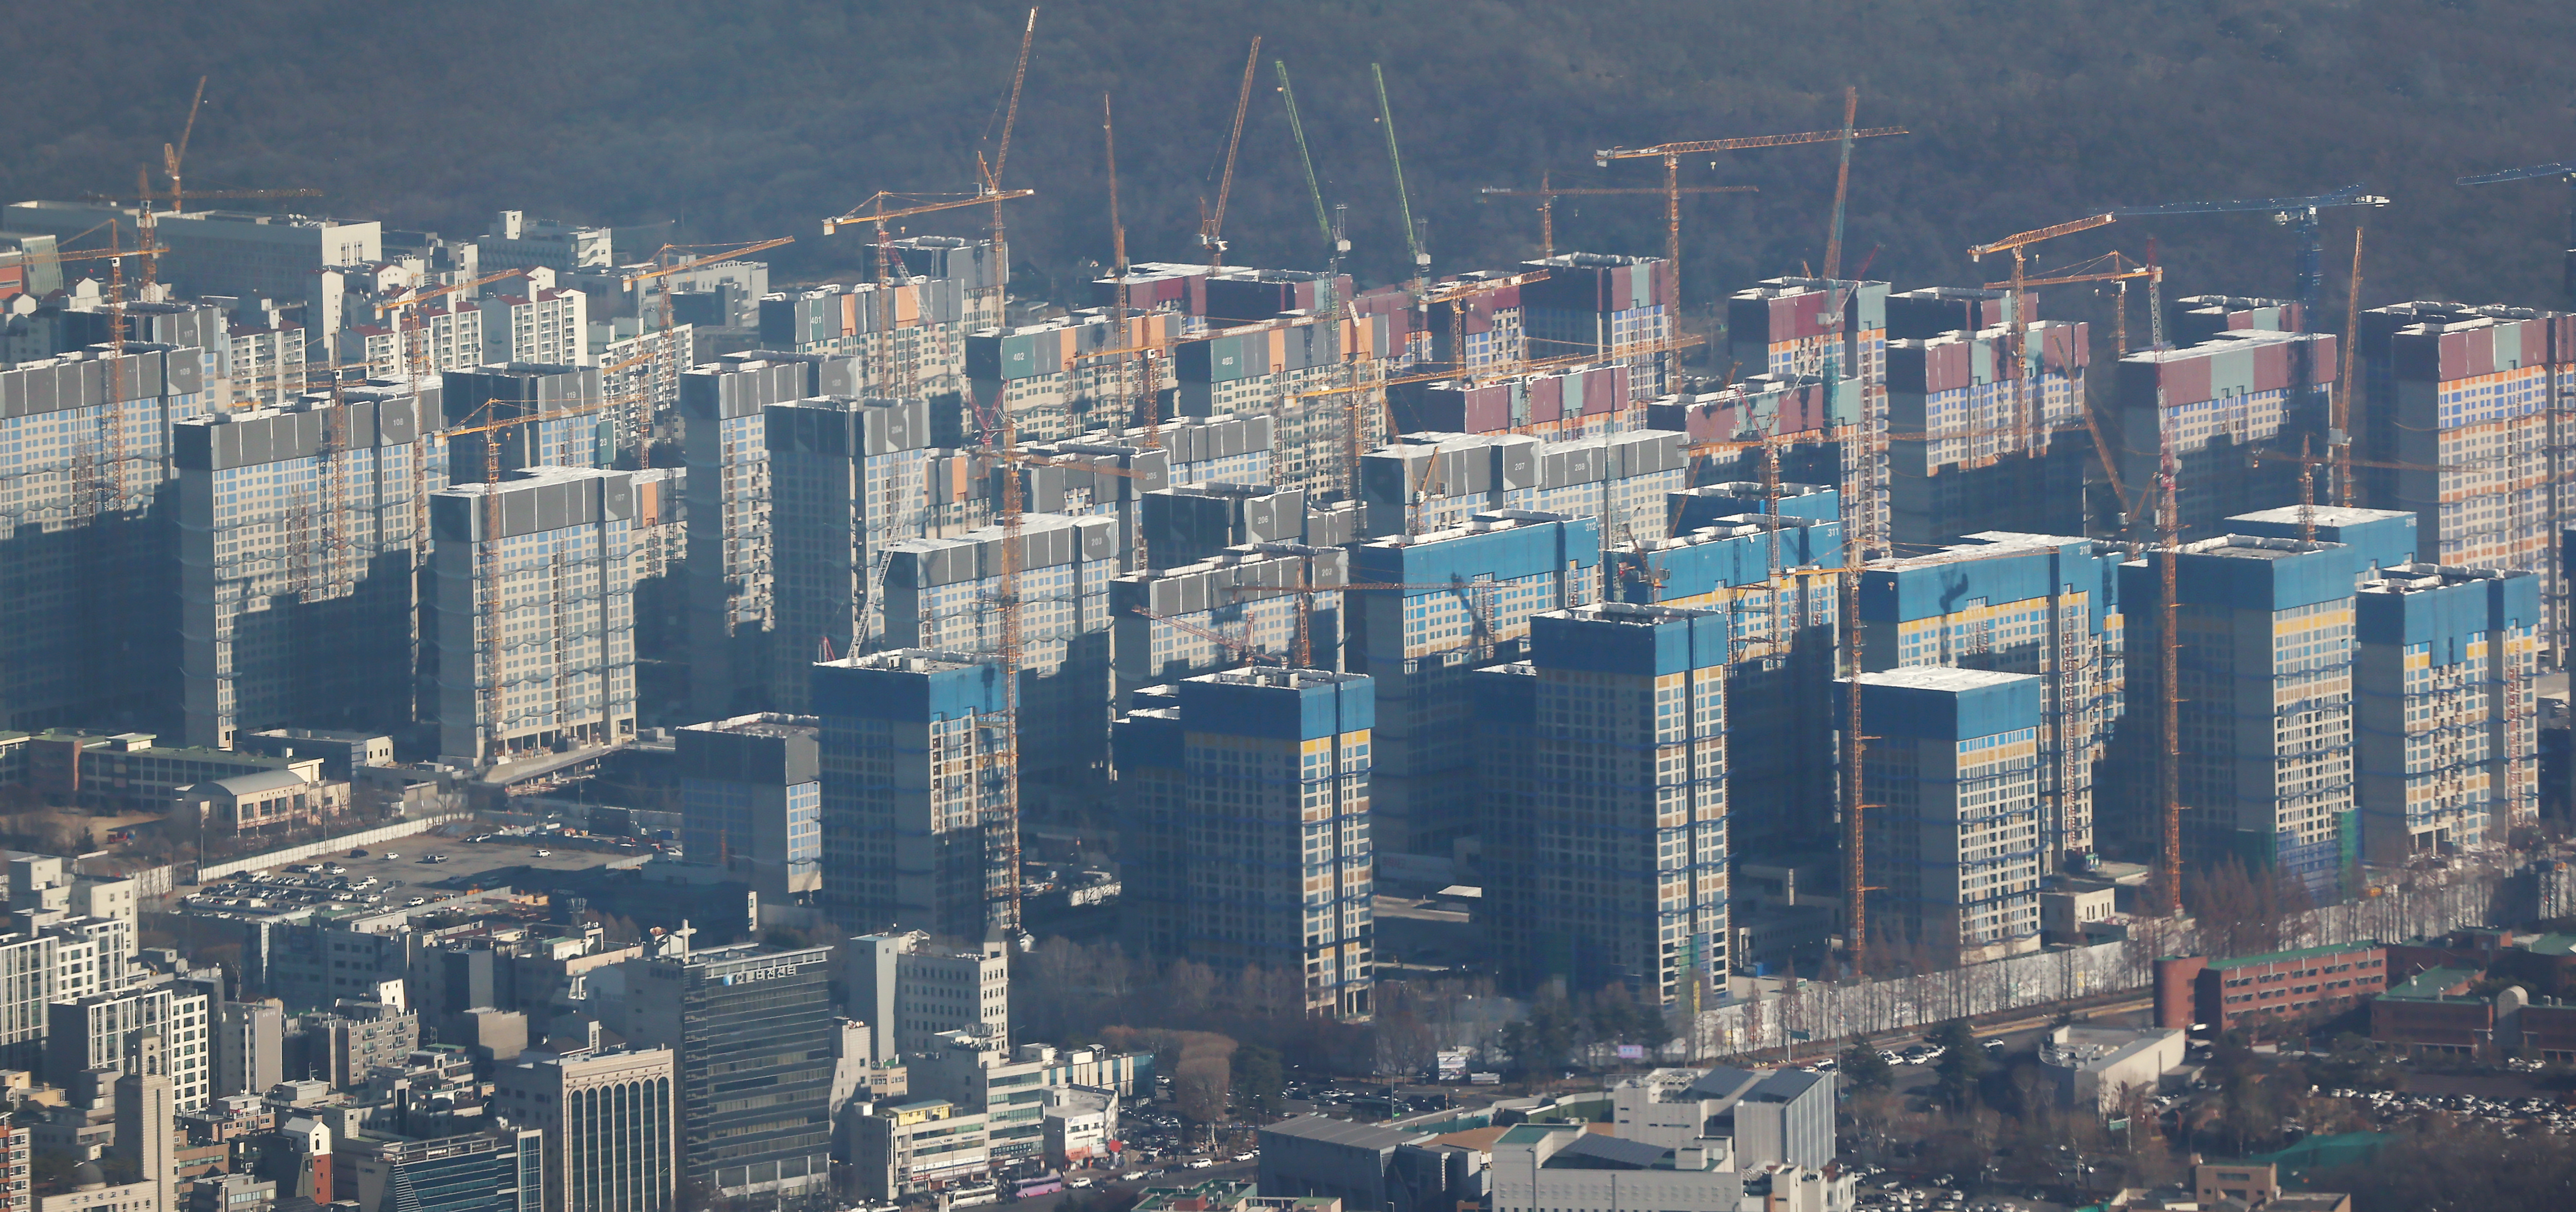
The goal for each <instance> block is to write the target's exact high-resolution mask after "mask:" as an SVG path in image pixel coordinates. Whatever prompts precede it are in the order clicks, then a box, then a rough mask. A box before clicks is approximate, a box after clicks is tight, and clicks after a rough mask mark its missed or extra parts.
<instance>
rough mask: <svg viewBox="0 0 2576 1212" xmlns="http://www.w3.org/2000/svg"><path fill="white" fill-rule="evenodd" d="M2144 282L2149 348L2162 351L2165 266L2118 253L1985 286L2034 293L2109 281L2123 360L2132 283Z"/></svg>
mask: <svg viewBox="0 0 2576 1212" xmlns="http://www.w3.org/2000/svg"><path fill="white" fill-rule="evenodd" d="M2140 280H2144V281H2145V282H2146V284H2147V318H2148V322H2149V330H2150V332H2151V334H2152V335H2151V336H2150V338H2149V340H2150V344H2149V345H2148V348H2150V349H2162V348H2163V347H2164V343H2165V320H2164V315H2165V311H2164V280H2165V271H2164V267H2163V266H2160V265H2149V264H2145V263H2143V262H2139V261H2133V260H2130V259H2129V258H2128V257H2126V256H2123V255H2121V254H2120V253H2117V252H2107V253H2104V254H2102V255H2101V256H2098V257H2095V258H2093V259H2091V260H2089V261H2081V262H2078V263H2076V264H2073V265H2069V266H2065V267H2063V268H2060V269H2055V270H2050V271H2048V272H2047V273H2044V274H2042V275H2040V276H2039V277H2036V278H2020V279H2014V278H2006V279H2004V280H2002V281H2000V282H1988V283H1986V289H1988V290H2007V289H2014V288H2016V287H2017V288H2019V289H2022V290H2035V289H2037V288H2039V287H2042V286H2073V285H2077V284H2079V283H2084V282H2110V283H2114V284H2116V285H2117V286H2118V287H2119V291H2120V303H2119V311H2118V313H2117V320H2118V334H2119V336H2118V340H2119V348H2120V354H2121V356H2122V357H2126V356H2128V353H2129V283H2131V282H2135V281H2140Z"/></svg>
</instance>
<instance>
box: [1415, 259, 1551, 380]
mask: <svg viewBox="0 0 2576 1212" xmlns="http://www.w3.org/2000/svg"><path fill="white" fill-rule="evenodd" d="M1546 280H1547V271H1546V270H1544V269H1536V270H1531V271H1530V272H1528V273H1522V274H1513V275H1512V276H1510V277H1508V278H1465V279H1461V280H1459V281H1456V282H1451V283H1449V284H1447V285H1445V286H1442V287H1440V288H1439V289H1437V290H1434V291H1432V292H1431V293H1429V294H1427V295H1424V296H1423V299H1422V302H1423V303H1424V305H1426V306H1428V305H1432V304H1443V305H1446V306H1447V307H1448V308H1449V368H1450V369H1451V370H1452V371H1454V372H1456V373H1458V374H1465V373H1467V301H1468V300H1469V299H1474V298H1479V297H1481V296H1484V295H1490V294H1494V293H1496V292H1499V291H1506V290H1512V289H1515V288H1517V287H1522V286H1527V285H1529V284H1530V283H1533V282H1544V281H1546Z"/></svg>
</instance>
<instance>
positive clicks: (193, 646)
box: [173, 388, 448, 748]
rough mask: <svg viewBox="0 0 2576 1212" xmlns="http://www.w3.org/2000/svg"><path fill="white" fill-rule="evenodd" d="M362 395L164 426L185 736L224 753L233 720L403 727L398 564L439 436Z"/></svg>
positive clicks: (411, 649)
mask: <svg viewBox="0 0 2576 1212" xmlns="http://www.w3.org/2000/svg"><path fill="white" fill-rule="evenodd" d="M363 395H364V397H366V398H361V396H359V395H355V394H353V395H349V396H346V397H344V398H343V400H342V401H341V402H339V403H333V402H331V401H330V400H328V399H323V400H319V401H297V402H295V403H293V404H290V405H288V406H286V407H284V408H276V409H256V410H250V411H236V412H229V413H218V414H216V415H214V416H211V417H204V418H197V419H191V420H188V421H184V422H181V423H180V424H178V425H176V426H174V427H173V443H174V446H175V447H176V460H175V461H176V463H177V466H178V469H179V516H180V525H179V526H178V528H177V530H178V546H179V597H180V617H181V624H180V633H181V641H180V664H179V674H180V707H181V713H182V719H183V720H184V721H185V726H186V727H185V730H186V736H187V743H188V744H191V745H198V746H206V747H211V748H229V747H230V746H231V745H232V743H233V737H234V734H235V733H236V731H238V730H240V729H241V728H243V727H244V726H245V725H246V726H247V727H248V728H249V729H250V730H253V731H256V730H258V729H262V728H274V727H279V726H282V725H287V724H296V723H327V722H333V721H345V722H347V723H350V724H354V725H360V726H369V727H384V728H390V727H399V726H401V725H402V724H404V723H407V722H409V720H410V718H411V715H412V689H411V686H412V674H413V669H414V667H415V663H416V660H417V656H418V654H417V652H416V651H415V643H414V640H415V636H416V633H415V631H414V627H415V626H416V624H415V622H414V620H415V619H416V618H417V612H416V610H415V609H414V589H413V585H412V577H411V575H410V569H411V568H412V566H413V563H414V560H415V559H416V558H417V555H418V553H419V550H420V547H421V543H420V534H419V523H420V520H421V519H422V518H423V517H424V516H425V510H426V505H427V495H428V494H429V493H432V492H436V491H438V490H439V489H441V488H443V487H445V486H446V483H447V469H448V467H447V443H446V441H445V439H444V438H442V437H440V436H439V435H438V434H437V433H436V432H435V425H436V418H435V417H434V416H430V417H424V416H422V415H421V413H422V412H423V411H424V409H423V401H421V400H420V399H418V398H416V397H412V396H408V395H399V394H395V393H393V392H389V391H385V390H383V389H378V388H367V389H363ZM388 558H390V559H391V560H393V562H394V563H396V564H398V565H399V566H400V570H401V571H400V572H399V573H396V574H391V575H387V574H385V571H384V570H385V568H386V564H385V561H386V560H387V559H388Z"/></svg>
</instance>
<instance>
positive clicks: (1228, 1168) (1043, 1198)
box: [1002, 1161, 1261, 1212]
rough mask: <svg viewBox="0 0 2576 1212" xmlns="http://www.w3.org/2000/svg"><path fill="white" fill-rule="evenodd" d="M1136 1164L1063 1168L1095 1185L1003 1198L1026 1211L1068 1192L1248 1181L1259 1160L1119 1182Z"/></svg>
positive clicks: (1039, 1209)
mask: <svg viewBox="0 0 2576 1212" xmlns="http://www.w3.org/2000/svg"><path fill="white" fill-rule="evenodd" d="M1163 1164H1164V1163H1162V1162H1148V1163H1146V1164H1145V1166H1144V1168H1145V1169H1148V1170H1151V1169H1156V1168H1159V1167H1161V1166H1162V1165H1163ZM1136 1168H1137V1167H1135V1166H1117V1167H1110V1168H1107V1169H1098V1170H1068V1171H1066V1172H1065V1177H1066V1178H1083V1177H1088V1178H1090V1179H1092V1180H1094V1185H1093V1186H1092V1187H1090V1188H1089V1189H1087V1190H1084V1189H1076V1188H1070V1187H1068V1188H1066V1189H1065V1190H1063V1191H1061V1192H1058V1193H1056V1194H1054V1195H1038V1196H1032V1197H1030V1198H1028V1199H1023V1200H1019V1201H1016V1202H1014V1201H1013V1200H1012V1199H1011V1198H1010V1197H1009V1196H1008V1195H1005V1196H1003V1198H1002V1202H1003V1203H1004V1204H1007V1205H1009V1206H1011V1207H1014V1208H1020V1209H1024V1210H1025V1212H1052V1210H1053V1209H1054V1207H1055V1206H1056V1205H1057V1204H1059V1203H1062V1202H1064V1197H1065V1196H1067V1195H1092V1194H1098V1193H1101V1192H1104V1191H1106V1192H1111V1193H1114V1194H1118V1195H1121V1196H1127V1197H1132V1196H1133V1195H1134V1194H1135V1193H1136V1192H1138V1191H1142V1190H1144V1189H1145V1188H1147V1187H1195V1186H1197V1185H1199V1184H1200V1183H1203V1182H1206V1181H1208V1180H1209V1179H1214V1178H1226V1179H1233V1180H1235V1181H1237V1182H1251V1181H1252V1180H1253V1179H1254V1178H1255V1177H1257V1176H1258V1175H1259V1173H1260V1170H1261V1164H1260V1162H1258V1161H1248V1162H1219V1163H1217V1164H1216V1165H1213V1166H1210V1167H1208V1168H1207V1169H1205V1170H1181V1169H1174V1170H1172V1171H1171V1172H1169V1173H1167V1174H1165V1175H1163V1176H1162V1177H1161V1178H1146V1179H1139V1180H1137V1181H1135V1182H1132V1183H1131V1182H1121V1181H1119V1180H1118V1178H1117V1177H1116V1176H1117V1175H1119V1174H1123V1173H1126V1172H1128V1171H1130V1170H1134V1169H1136ZM1009 1185H1010V1184H1008V1183H1007V1182H1006V1183H1004V1184H1003V1186H1004V1187H1005V1188H1007V1187H1008V1186H1009Z"/></svg>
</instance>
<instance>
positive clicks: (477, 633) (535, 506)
mask: <svg viewBox="0 0 2576 1212" xmlns="http://www.w3.org/2000/svg"><path fill="white" fill-rule="evenodd" d="M634 516H635V490H634V485H633V484H632V483H631V482H630V481H629V479H628V477H627V476H626V474H625V473H623V472H613V471H599V470H595V469H590V468H564V467H538V468H528V469H524V470H521V471H518V472H515V473H512V475H511V476H510V477H509V478H507V479H504V480H503V481H502V482H501V483H499V484H466V485H460V486H457V487H454V488H449V489H446V490H444V491H441V492H438V493H436V494H433V495H432V496H431V498H430V524H431V532H432V543H433V547H432V549H431V555H430V567H431V571H432V573H433V574H434V578H435V582H436V590H435V593H436V606H435V610H434V619H433V622H432V624H431V630H432V635H433V637H434V639H435V642H436V644H437V651H438V686H437V708H438V709H437V717H438V721H439V752H441V753H443V754H448V755H452V756H454V757H457V758H460V759H464V760H468V761H471V762H473V763H475V764H478V765H489V764H491V763H493V762H495V761H499V760H501V759H503V758H504V757H505V756H507V755H510V754H516V753H522V752H528V751H533V750H539V749H545V748H549V747H552V746H554V745H556V744H557V743H558V742H562V743H568V744H573V745H605V744H611V743H614V742H616V741H619V740H622V739H625V738H628V737H631V736H633V735H634V732H635V639H634V637H635V630H634V627H635V589H634V565H633V560H632V553H631V551H630V547H631V542H632V538H633V535H632V529H633V526H634Z"/></svg>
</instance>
